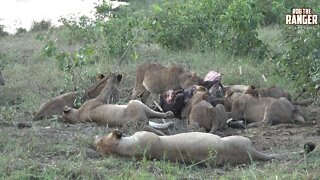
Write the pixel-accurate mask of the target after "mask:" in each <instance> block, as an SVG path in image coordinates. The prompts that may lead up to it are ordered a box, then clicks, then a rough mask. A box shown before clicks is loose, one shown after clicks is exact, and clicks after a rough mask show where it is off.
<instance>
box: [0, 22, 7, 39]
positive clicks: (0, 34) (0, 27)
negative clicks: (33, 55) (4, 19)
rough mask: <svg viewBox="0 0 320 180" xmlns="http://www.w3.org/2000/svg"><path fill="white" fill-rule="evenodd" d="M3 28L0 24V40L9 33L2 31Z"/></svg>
mask: <svg viewBox="0 0 320 180" xmlns="http://www.w3.org/2000/svg"><path fill="white" fill-rule="evenodd" d="M4 28H5V26H4V25H2V24H0V38H1V37H4V36H8V35H9V33H8V32H6V31H5V30H4Z"/></svg>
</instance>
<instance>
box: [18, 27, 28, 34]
mask: <svg viewBox="0 0 320 180" xmlns="http://www.w3.org/2000/svg"><path fill="white" fill-rule="evenodd" d="M26 32H27V30H26V29H25V28H21V27H20V28H17V29H16V35H18V34H23V33H26Z"/></svg>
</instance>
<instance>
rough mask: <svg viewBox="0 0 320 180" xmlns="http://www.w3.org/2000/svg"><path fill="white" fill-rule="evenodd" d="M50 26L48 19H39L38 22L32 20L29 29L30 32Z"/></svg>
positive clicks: (46, 28)
mask: <svg viewBox="0 0 320 180" xmlns="http://www.w3.org/2000/svg"><path fill="white" fill-rule="evenodd" d="M51 27H52V23H51V21H49V20H41V21H39V22H38V21H33V22H32V25H31V28H30V31H31V32H36V31H43V30H48V29H49V28H51Z"/></svg>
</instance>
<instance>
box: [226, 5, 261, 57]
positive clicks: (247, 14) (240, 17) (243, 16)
mask: <svg viewBox="0 0 320 180" xmlns="http://www.w3.org/2000/svg"><path fill="white" fill-rule="evenodd" d="M261 18H262V14H261V13H258V12H256V11H255V10H254V9H253V8H252V4H250V3H249V1H245V0H235V1H233V2H232V3H231V4H230V5H229V6H228V8H227V10H226V12H225V14H224V15H221V21H222V22H224V25H225V27H226V28H225V31H226V33H223V36H222V37H221V42H222V43H221V44H222V47H224V48H226V49H228V50H229V51H230V52H233V54H234V55H238V56H244V55H248V54H249V55H253V56H255V57H257V58H258V59H261V60H263V59H264V58H265V57H266V55H267V46H266V45H265V44H264V43H263V42H262V41H261V40H260V39H258V33H257V31H256V29H257V28H258V23H259V21H260V20H261Z"/></svg>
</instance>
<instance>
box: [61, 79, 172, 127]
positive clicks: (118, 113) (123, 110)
mask: <svg viewBox="0 0 320 180" xmlns="http://www.w3.org/2000/svg"><path fill="white" fill-rule="evenodd" d="M115 81H116V77H115V75H112V77H110V78H109V79H108V81H107V85H106V86H105V87H104V88H103V90H102V91H101V93H100V94H99V95H98V96H97V97H96V98H94V99H91V100H88V101H86V102H85V103H83V105H82V106H81V107H80V108H79V109H74V108H71V107H68V106H65V107H64V108H63V114H62V117H63V118H64V120H65V121H66V122H69V123H77V122H95V123H97V124H103V125H108V126H109V127H115V126H116V127H122V126H124V125H128V124H130V123H140V122H142V123H144V122H148V118H170V117H173V113H172V112H166V113H159V112H155V111H153V110H152V109H150V108H149V107H148V106H146V105H145V104H143V103H142V102H140V101H138V100H132V101H130V102H129V103H128V104H127V105H116V104H106V99H107V98H108V97H109V96H110V94H111V93H112V89H113V85H114V83H115ZM154 124H155V123H151V124H150V123H149V125H154ZM168 125H169V124H167V126H168ZM155 127H156V128H158V126H157V124H155Z"/></svg>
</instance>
